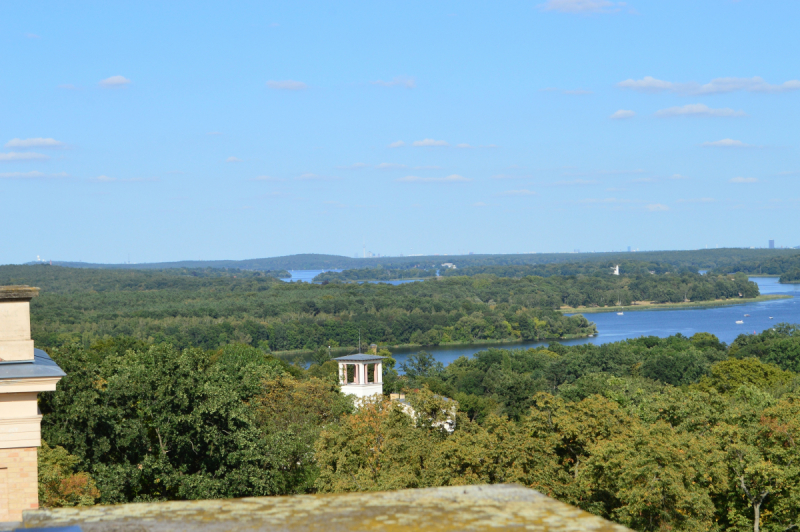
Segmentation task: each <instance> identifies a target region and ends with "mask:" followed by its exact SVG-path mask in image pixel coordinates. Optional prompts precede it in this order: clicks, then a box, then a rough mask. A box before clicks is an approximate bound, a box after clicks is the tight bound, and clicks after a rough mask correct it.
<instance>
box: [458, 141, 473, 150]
mask: <svg viewBox="0 0 800 532" xmlns="http://www.w3.org/2000/svg"><path fill="white" fill-rule="evenodd" d="M456 148H461V149H467V150H469V149H472V148H475V146H471V145H469V144H467V143H466V142H462V143H461V144H456Z"/></svg>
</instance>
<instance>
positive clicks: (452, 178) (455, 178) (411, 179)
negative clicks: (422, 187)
mask: <svg viewBox="0 0 800 532" xmlns="http://www.w3.org/2000/svg"><path fill="white" fill-rule="evenodd" d="M396 181H398V182H401V183H466V182H469V181H472V179H470V178H468V177H464V176H461V175H458V174H452V175H449V176H446V177H419V176H415V175H409V176H406V177H401V178H399V179H396Z"/></svg>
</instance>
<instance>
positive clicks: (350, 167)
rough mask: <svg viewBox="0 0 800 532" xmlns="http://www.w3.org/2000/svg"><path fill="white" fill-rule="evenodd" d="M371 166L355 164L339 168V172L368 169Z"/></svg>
mask: <svg viewBox="0 0 800 532" xmlns="http://www.w3.org/2000/svg"><path fill="white" fill-rule="evenodd" d="M368 166H369V165H368V164H367V163H354V164H349V165H347V166H337V167H336V168H338V169H339V170H361V169H362V168H367V167H368Z"/></svg>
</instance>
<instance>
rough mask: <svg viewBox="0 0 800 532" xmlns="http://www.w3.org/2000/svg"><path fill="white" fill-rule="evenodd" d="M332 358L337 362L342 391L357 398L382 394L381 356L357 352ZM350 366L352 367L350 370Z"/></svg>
mask: <svg viewBox="0 0 800 532" xmlns="http://www.w3.org/2000/svg"><path fill="white" fill-rule="evenodd" d="M334 360H336V362H338V363H339V385H340V386H341V388H342V393H346V394H350V395H355V396H356V397H358V398H361V397H370V396H372V395H382V394H383V357H379V356H378V355H365V354H363V353H358V354H356V355H347V356H344V357H339V358H335V359H334ZM350 366H352V367H353V368H354V369H353V370H352V371H351V370H350ZM350 373H352V374H353V375H352V376H350Z"/></svg>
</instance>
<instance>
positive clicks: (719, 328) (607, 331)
mask: <svg viewBox="0 0 800 532" xmlns="http://www.w3.org/2000/svg"><path fill="white" fill-rule="evenodd" d="M750 280H751V281H754V282H756V283H758V288H759V290H760V291H761V294H763V295H766V294H787V295H792V296H795V297H793V298H792V299H776V300H773V301H763V302H760V303H746V304H743V305H728V306H724V307H711V308H697V309H683V310H637V311H634V312H625V314H624V315H622V316H617V313H616V311H611V312H600V313H597V314H586V318H587V319H588V320H589V321H593V322H594V323H596V324H597V330H598V331H599V334H598V335H596V336H595V337H593V338H581V339H578V340H562V341H560V343H562V344H565V345H577V344H587V343H588V344H605V343H609V342H618V341H620V340H626V339H628V338H639V337H640V336H659V337H662V338H663V337H666V336H670V335H673V334H676V333H681V334H683V335H684V336H691V335H693V334H694V333H697V332H709V333H711V334H714V335H716V336H717V337H718V338H719V339H720V340H722V341H723V342H727V343H730V342H732V341H733V340H735V339H736V337H737V336H739V335H740V334H753V332H756V333H760V332H761V331H763V330H764V329H767V328H769V327H771V326H774V325H775V324H778V323H782V322H786V323H800V297H798V296H800V285H797V284H783V285H782V284H780V283H778V278H777V277H751V278H750ZM745 314H749V315H750V316H749V317H745V316H744V315H745ZM770 316H772V318H773V319H770ZM737 320H742V321H743V322H744V323H742V324H737V323H736V321H737ZM549 343H550V341H547V342H522V343H514V344H497V345H488V344H481V345H461V346H456V347H454V346H447V347H426V348H424V349H420V348H413V349H397V350H392V356H393V357H394V358H395V359H396V360H397V362H398V366H399V364H400V363H401V362H404V361H405V360H406V359H407V358H408V357H409V355H411V354H414V353H418V352H419V351H423V350H424V351H427V352H428V353H430V354H432V355H433V356H434V357H435V358H436V360H438V361H439V362H441V363H443V364H445V365H447V364H449V363H450V362H452V361H454V360H455V359H457V358H458V357H460V356H471V355H472V354H474V353H476V352H478V351H480V350H482V349H486V348H487V347H498V348H501V349H520V348H528V347H536V346H538V345H547V344H549Z"/></svg>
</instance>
